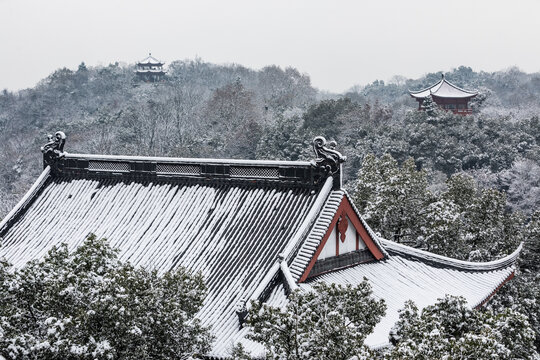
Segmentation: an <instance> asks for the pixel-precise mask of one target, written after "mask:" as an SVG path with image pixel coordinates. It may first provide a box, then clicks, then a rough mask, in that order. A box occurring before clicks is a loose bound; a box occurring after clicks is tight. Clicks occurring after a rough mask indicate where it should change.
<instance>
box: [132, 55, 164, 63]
mask: <svg viewBox="0 0 540 360" xmlns="http://www.w3.org/2000/svg"><path fill="white" fill-rule="evenodd" d="M163 64H164V63H163V62H161V61H160V60H158V59H156V58H155V57H153V56H152V53H149V54H148V56H147V57H145V58H144V59H143V60H141V61H139V62H138V63H137V65H163Z"/></svg>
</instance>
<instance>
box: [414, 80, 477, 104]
mask: <svg viewBox="0 0 540 360" xmlns="http://www.w3.org/2000/svg"><path fill="white" fill-rule="evenodd" d="M409 94H411V96H412V97H414V98H417V99H423V98H425V97H427V96H429V95H432V96H437V97H442V98H470V97H474V96H476V95H478V93H477V92H475V91H468V90H464V89H462V88H460V87H457V86H456V85H454V84H452V83H450V82H448V81H447V80H446V79H445V78H442V79H441V81H439V82H438V83H436V84H434V85H432V86H430V87H428V88H425V89H423V90H419V91H410V90H409Z"/></svg>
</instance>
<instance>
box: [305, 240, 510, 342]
mask: <svg viewBox="0 0 540 360" xmlns="http://www.w3.org/2000/svg"><path fill="white" fill-rule="evenodd" d="M388 243H389V242H386V241H385V242H384V243H383V246H384V247H386V246H387V245H389V244H388ZM387 250H388V251H389V252H390V255H389V256H388V257H387V258H386V259H385V260H383V261H378V262H370V263H365V264H360V265H356V266H354V267H350V268H346V269H342V270H338V271H335V272H331V273H327V274H324V275H321V276H318V277H316V278H314V279H313V280H311V281H310V282H308V283H303V284H300V287H301V288H304V289H306V288H309V287H310V283H313V282H316V281H324V282H326V283H336V284H353V285H355V284H359V283H360V282H361V281H362V280H363V279H364V277H366V278H367V279H368V280H369V282H370V284H371V286H372V288H373V295H374V296H375V297H376V298H379V299H384V301H385V302H386V305H387V306H388V308H387V310H386V315H385V316H384V317H383V319H382V320H381V322H380V323H379V324H377V326H376V327H375V329H374V331H373V333H372V334H370V335H369V336H368V337H367V339H366V344H367V345H369V346H371V347H373V348H378V347H381V346H385V345H388V344H389V338H388V335H389V332H390V329H391V328H392V326H393V325H394V324H395V323H396V321H397V320H398V318H399V315H398V310H399V309H401V308H403V306H404V303H405V301H407V300H413V301H414V302H415V303H416V305H418V307H419V308H424V307H426V306H428V305H432V304H434V303H435V302H436V301H437V299H439V298H442V297H444V296H445V295H446V294H451V295H455V296H463V297H465V299H466V300H467V302H468V304H469V306H471V307H476V306H478V305H481V304H482V303H483V302H484V301H485V300H486V299H487V298H489V297H490V296H491V295H492V293H493V292H494V290H495V289H497V288H498V287H499V286H500V285H501V284H503V283H504V282H505V281H506V280H507V279H509V277H511V276H512V274H513V272H514V268H513V266H511V265H504V264H503V265H501V266H499V267H498V268H495V267H494V268H493V269H492V270H483V271H478V270H477V271H466V270H463V269H457V268H453V267H447V266H435V265H434V264H430V263H426V262H423V261H422V259H421V258H411V257H407V256H404V255H403V253H400V254H398V253H392V252H391V250H390V249H389V247H387ZM509 258H510V259H512V258H513V259H514V260H515V257H513V256H510V257H509ZM509 258H506V259H505V260H509Z"/></svg>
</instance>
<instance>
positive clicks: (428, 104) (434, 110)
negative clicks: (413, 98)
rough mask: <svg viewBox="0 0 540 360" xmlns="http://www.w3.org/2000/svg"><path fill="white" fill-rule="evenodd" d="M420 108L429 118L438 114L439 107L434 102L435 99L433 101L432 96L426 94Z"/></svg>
mask: <svg viewBox="0 0 540 360" xmlns="http://www.w3.org/2000/svg"><path fill="white" fill-rule="evenodd" d="M422 109H423V110H424V111H425V112H426V114H427V115H428V116H429V117H430V118H432V117H435V116H437V115H438V110H439V107H438V105H437V104H436V103H435V101H433V98H432V97H431V95H429V96H426V97H425V98H424V100H423V101H422Z"/></svg>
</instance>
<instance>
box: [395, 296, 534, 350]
mask: <svg viewBox="0 0 540 360" xmlns="http://www.w3.org/2000/svg"><path fill="white" fill-rule="evenodd" d="M391 340H392V342H393V343H394V345H395V347H394V348H393V349H392V350H391V351H389V352H388V353H387V354H386V356H385V359H386V360H394V359H396V360H397V359H400V360H407V359H411V360H412V359H414V360H424V359H425V360H431V359H477V360H480V359H486V360H487V359H508V360H510V359H538V353H537V352H536V350H535V347H534V332H533V330H532V329H531V327H530V325H529V323H528V321H527V318H526V317H525V316H524V315H522V314H520V313H517V312H514V311H512V310H505V311H503V312H500V313H493V312H491V311H489V310H487V311H478V310H474V309H470V308H469V307H468V306H467V303H466V300H465V299H464V298H461V297H454V296H446V297H445V298H443V299H439V301H438V302H437V303H435V304H434V305H431V306H428V307H426V308H424V309H423V310H419V309H418V307H417V306H416V305H415V304H414V303H413V302H410V301H409V302H407V303H406V304H405V307H404V308H403V309H402V310H400V316H399V321H398V322H397V323H396V325H395V327H394V329H393V333H392V336H391Z"/></svg>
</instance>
